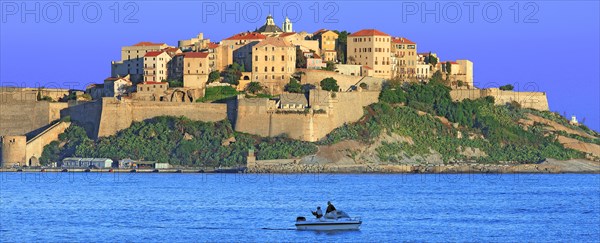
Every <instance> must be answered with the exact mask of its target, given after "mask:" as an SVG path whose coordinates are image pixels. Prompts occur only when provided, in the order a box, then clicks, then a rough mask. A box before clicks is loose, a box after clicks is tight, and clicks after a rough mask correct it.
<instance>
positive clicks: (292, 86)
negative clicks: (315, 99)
mask: <svg viewBox="0 0 600 243" xmlns="http://www.w3.org/2000/svg"><path fill="white" fill-rule="evenodd" d="M285 91H287V92H290V93H302V85H300V83H299V82H298V80H296V79H295V78H290V82H289V83H288V84H286V85H285Z"/></svg>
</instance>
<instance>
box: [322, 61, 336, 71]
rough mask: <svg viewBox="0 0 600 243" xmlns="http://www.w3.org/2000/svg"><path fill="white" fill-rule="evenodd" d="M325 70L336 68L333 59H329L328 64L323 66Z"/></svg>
mask: <svg viewBox="0 0 600 243" xmlns="http://www.w3.org/2000/svg"><path fill="white" fill-rule="evenodd" d="M323 70H327V71H334V70H335V63H333V62H332V61H328V62H327V65H326V66H325V67H324V68H323Z"/></svg>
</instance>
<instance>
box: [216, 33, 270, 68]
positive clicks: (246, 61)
mask: <svg viewBox="0 0 600 243" xmlns="http://www.w3.org/2000/svg"><path fill="white" fill-rule="evenodd" d="M266 38H267V36H265V35H263V34H260V33H256V32H243V33H239V34H236V35H233V36H231V37H229V38H227V39H224V40H222V41H221V45H223V46H227V51H228V52H231V56H232V58H233V62H236V63H238V64H240V65H244V67H245V69H246V71H250V70H251V67H252V47H253V46H254V45H256V44H258V43H259V42H260V41H262V40H264V39H266Z"/></svg>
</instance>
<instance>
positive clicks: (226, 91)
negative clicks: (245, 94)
mask: <svg viewBox="0 0 600 243" xmlns="http://www.w3.org/2000/svg"><path fill="white" fill-rule="evenodd" d="M238 94H240V92H238V91H237V90H235V88H233V87H231V86H216V87H208V88H206V91H205V92H204V97H202V98H199V99H197V100H196V102H212V101H218V100H223V99H227V98H231V97H235V96H236V95H238Z"/></svg>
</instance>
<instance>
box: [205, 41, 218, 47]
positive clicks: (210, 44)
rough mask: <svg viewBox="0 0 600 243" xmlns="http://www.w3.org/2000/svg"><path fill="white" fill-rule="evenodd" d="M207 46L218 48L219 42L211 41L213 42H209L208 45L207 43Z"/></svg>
mask: <svg viewBox="0 0 600 243" xmlns="http://www.w3.org/2000/svg"><path fill="white" fill-rule="evenodd" d="M206 47H207V48H208V49H215V48H218V47H219V44H217V43H214V42H211V43H208V45H206Z"/></svg>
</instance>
